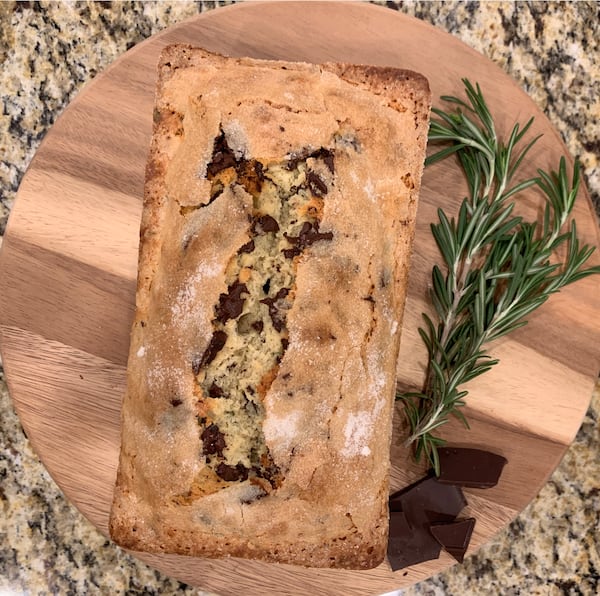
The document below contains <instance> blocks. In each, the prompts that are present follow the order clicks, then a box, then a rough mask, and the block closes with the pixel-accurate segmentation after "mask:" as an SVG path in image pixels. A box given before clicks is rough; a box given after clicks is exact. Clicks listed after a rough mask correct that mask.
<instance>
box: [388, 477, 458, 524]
mask: <svg viewBox="0 0 600 596" xmlns="http://www.w3.org/2000/svg"><path fill="white" fill-rule="evenodd" d="M389 502H390V509H391V510H392V511H394V510H395V511H403V512H404V513H405V514H406V517H407V519H408V522H409V524H410V525H411V527H413V528H414V527H416V526H419V525H420V526H422V527H424V528H425V529H428V527H429V525H430V524H432V523H436V522H448V521H453V520H454V519H455V518H456V516H457V515H458V514H459V513H460V512H461V511H462V510H463V508H464V507H465V506H466V505H467V500H466V499H465V496H464V494H463V492H462V490H461V489H460V488H459V487H458V486H452V485H448V484H441V483H440V482H439V481H438V479H437V478H435V476H429V477H427V478H425V479H423V480H420V481H419V482H416V483H415V484H411V485H410V486H408V487H407V488H405V489H403V490H401V491H398V492H396V493H394V494H393V495H391V496H390V501H389Z"/></svg>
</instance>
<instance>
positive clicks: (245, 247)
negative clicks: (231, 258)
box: [238, 240, 254, 254]
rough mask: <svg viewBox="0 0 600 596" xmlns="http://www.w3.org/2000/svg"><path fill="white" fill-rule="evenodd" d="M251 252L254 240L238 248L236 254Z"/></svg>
mask: <svg viewBox="0 0 600 596" xmlns="http://www.w3.org/2000/svg"><path fill="white" fill-rule="evenodd" d="M253 250H254V240H250V241H249V242H246V244H244V245H242V246H240V249H239V250H238V253H240V254H242V253H249V252H252V251H253Z"/></svg>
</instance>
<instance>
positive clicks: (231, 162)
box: [206, 132, 236, 180]
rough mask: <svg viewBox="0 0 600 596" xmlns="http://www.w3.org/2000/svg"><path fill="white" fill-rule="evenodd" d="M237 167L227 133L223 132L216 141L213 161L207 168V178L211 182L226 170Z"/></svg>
mask: <svg viewBox="0 0 600 596" xmlns="http://www.w3.org/2000/svg"><path fill="white" fill-rule="evenodd" d="M235 165H236V159H235V154H234V153H233V151H232V150H231V148H230V147H229V145H228V144H227V139H226V138H225V133H224V132H221V134H220V135H219V136H218V137H217V138H216V139H215V144H214V146H213V154H212V160H211V162H210V163H209V164H208V165H207V166H206V174H207V178H208V179H209V180H211V179H212V178H214V177H215V176H216V175H217V174H218V173H219V172H221V171H223V170H226V169H227V168H231V167H235Z"/></svg>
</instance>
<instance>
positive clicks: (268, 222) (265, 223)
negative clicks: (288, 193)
mask: <svg viewBox="0 0 600 596" xmlns="http://www.w3.org/2000/svg"><path fill="white" fill-rule="evenodd" d="M252 231H253V232H254V233H255V234H266V233H267V232H278V231H279V224H278V223H277V220H276V219H274V218H273V217H271V216H270V215H261V216H259V217H257V218H256V219H255V220H254V222H253V225H252Z"/></svg>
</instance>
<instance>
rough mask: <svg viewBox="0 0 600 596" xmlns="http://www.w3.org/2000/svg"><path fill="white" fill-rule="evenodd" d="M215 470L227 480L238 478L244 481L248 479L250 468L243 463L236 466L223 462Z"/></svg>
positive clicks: (232, 480) (231, 480)
mask: <svg viewBox="0 0 600 596" xmlns="http://www.w3.org/2000/svg"><path fill="white" fill-rule="evenodd" d="M215 471H216V473H217V476H219V478H222V479H223V480H225V481H226V482H234V481H236V480H240V481H243V480H247V479H248V469H247V468H246V467H245V466H244V465H243V464H237V465H236V466H235V467H234V466H229V465H227V464H225V463H222V462H221V463H220V464H219V465H218V466H217V468H216V470H215Z"/></svg>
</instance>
